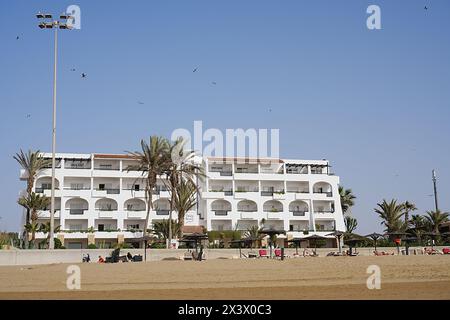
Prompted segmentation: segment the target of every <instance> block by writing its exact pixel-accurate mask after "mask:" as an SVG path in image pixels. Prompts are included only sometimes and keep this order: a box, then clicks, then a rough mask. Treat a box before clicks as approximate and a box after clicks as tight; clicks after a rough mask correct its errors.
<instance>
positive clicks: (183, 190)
mask: <svg viewBox="0 0 450 320" xmlns="http://www.w3.org/2000/svg"><path fill="white" fill-rule="evenodd" d="M174 194H175V197H174V204H173V205H174V209H175V210H176V211H177V212H178V224H179V226H180V227H179V231H178V236H179V237H181V231H182V228H183V225H184V216H185V215H186V212H188V211H189V210H191V209H192V208H193V207H194V206H195V205H196V204H197V197H196V194H197V187H196V185H195V184H194V183H193V182H191V181H190V180H183V179H182V180H181V181H180V183H179V184H178V186H177V187H176V189H175V193H174ZM170 218H172V217H170ZM170 232H172V230H170ZM170 232H169V236H170V234H171V233H170Z"/></svg>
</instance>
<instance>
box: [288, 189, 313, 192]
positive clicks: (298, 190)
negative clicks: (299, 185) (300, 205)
mask: <svg viewBox="0 0 450 320" xmlns="http://www.w3.org/2000/svg"><path fill="white" fill-rule="evenodd" d="M286 192H287V193H309V190H304V189H303V190H302V189H295V190H287V191H286Z"/></svg>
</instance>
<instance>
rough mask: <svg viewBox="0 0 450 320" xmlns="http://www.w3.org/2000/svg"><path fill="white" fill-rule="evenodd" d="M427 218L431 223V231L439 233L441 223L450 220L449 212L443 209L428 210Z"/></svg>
mask: <svg viewBox="0 0 450 320" xmlns="http://www.w3.org/2000/svg"><path fill="white" fill-rule="evenodd" d="M425 219H426V221H427V222H428V223H429V224H430V226H431V231H433V232H435V233H439V225H440V224H441V223H443V222H447V221H448V220H449V213H448V212H442V211H441V210H436V211H427V215H426V216H425Z"/></svg>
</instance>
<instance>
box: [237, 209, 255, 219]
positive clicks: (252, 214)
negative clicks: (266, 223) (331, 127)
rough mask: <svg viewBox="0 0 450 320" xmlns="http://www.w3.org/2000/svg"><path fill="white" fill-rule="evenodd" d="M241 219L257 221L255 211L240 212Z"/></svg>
mask: <svg viewBox="0 0 450 320" xmlns="http://www.w3.org/2000/svg"><path fill="white" fill-rule="evenodd" d="M240 214H241V219H257V218H258V212H256V211H240Z"/></svg>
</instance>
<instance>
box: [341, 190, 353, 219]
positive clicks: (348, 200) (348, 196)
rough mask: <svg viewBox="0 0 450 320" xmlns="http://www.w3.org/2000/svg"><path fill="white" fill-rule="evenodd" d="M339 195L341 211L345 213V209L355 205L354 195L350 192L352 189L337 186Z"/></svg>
mask: <svg viewBox="0 0 450 320" xmlns="http://www.w3.org/2000/svg"><path fill="white" fill-rule="evenodd" d="M339 195H340V197H341V208H342V213H343V214H346V213H347V211H348V210H349V209H350V208H351V207H353V206H354V205H355V201H354V200H355V199H356V196H355V195H354V194H353V193H352V189H344V187H342V186H339Z"/></svg>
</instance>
